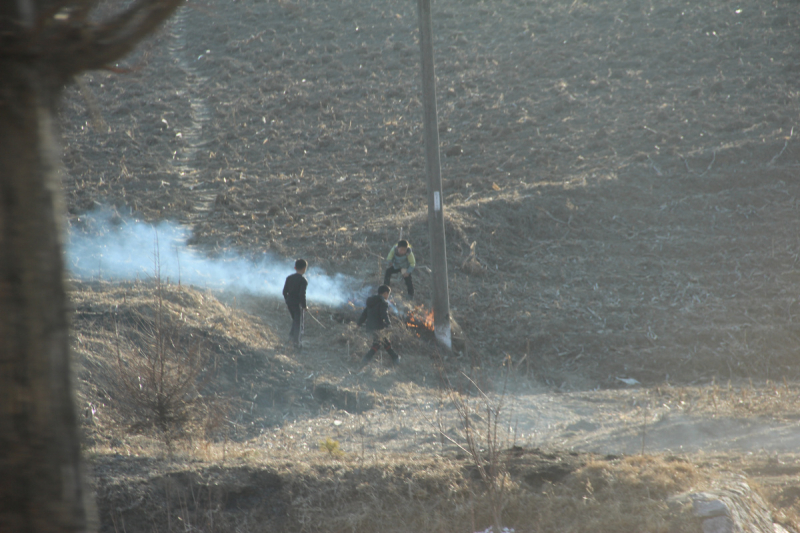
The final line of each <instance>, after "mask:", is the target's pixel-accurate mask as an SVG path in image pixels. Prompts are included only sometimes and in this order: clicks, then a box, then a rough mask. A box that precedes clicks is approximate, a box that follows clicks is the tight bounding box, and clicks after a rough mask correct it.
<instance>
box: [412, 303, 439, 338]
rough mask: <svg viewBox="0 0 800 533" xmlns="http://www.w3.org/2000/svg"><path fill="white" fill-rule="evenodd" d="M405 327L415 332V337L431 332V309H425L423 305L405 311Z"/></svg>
mask: <svg viewBox="0 0 800 533" xmlns="http://www.w3.org/2000/svg"><path fill="white" fill-rule="evenodd" d="M406 327H408V328H409V329H410V330H412V331H414V333H416V335H417V337H422V336H423V335H429V334H431V333H433V309H430V310H426V309H425V306H424V305H418V306H417V307H415V308H413V309H411V310H409V311H408V312H406Z"/></svg>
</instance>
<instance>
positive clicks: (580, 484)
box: [95, 447, 710, 533]
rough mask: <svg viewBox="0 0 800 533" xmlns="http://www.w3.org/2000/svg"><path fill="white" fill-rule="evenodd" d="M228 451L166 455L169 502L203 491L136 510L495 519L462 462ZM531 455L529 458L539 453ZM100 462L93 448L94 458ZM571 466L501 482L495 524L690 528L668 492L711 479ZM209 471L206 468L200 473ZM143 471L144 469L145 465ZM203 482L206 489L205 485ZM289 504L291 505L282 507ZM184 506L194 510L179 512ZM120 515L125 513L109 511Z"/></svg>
mask: <svg viewBox="0 0 800 533" xmlns="http://www.w3.org/2000/svg"><path fill="white" fill-rule="evenodd" d="M236 450H238V452H235V451H234V449H233V448H230V449H229V450H228V455H227V458H228V462H227V463H226V465H227V466H226V467H224V468H221V467H220V466H216V467H214V466H213V465H212V463H203V464H198V463H197V460H196V458H195V459H194V461H192V462H189V458H188V457H187V462H183V463H181V462H174V461H173V462H172V463H170V465H169V466H168V467H167V468H165V466H167V465H162V467H161V468H158V469H157V470H161V471H166V472H172V473H171V474H167V476H168V477H169V478H170V479H172V485H173V488H172V490H173V491H174V494H173V498H174V499H175V500H186V499H187V498H188V497H189V496H188V495H192V494H194V495H195V497H196V495H199V494H203V495H206V496H204V497H203V498H201V499H198V500H197V501H196V502H195V503H194V504H193V505H192V506H190V507H191V508H190V509H189V508H187V509H185V510H183V511H181V510H180V509H175V508H173V509H172V510H170V509H167V508H165V507H164V506H163V505H157V502H155V501H154V502H153V504H151V505H148V506H145V507H144V508H143V507H142V506H139V508H138V510H139V511H146V512H148V513H152V514H151V516H152V519H153V520H154V521H155V522H156V523H159V524H162V525H165V524H170V523H171V524H174V526H175V527H173V528H172V529H169V528H163V529H161V530H162V531H173V530H174V531H177V530H178V524H182V523H184V522H186V521H187V520H188V519H192V520H194V521H195V524H196V527H200V528H201V530H203V531H226V530H227V531H229V530H230V529H226V528H230V527H231V526H233V525H234V523H235V524H238V529H237V530H238V531H242V532H244V533H249V532H251V531H261V530H263V528H264V527H268V528H269V529H270V530H271V531H293V532H294V531H315V532H322V533H327V532H336V531H360V532H382V533H400V532H410V531H425V532H431V533H437V532H441V533H454V532H465V533H466V532H473V531H481V530H483V529H485V528H486V527H487V526H488V525H491V524H492V522H493V512H494V511H493V503H491V501H490V498H489V497H488V496H487V494H486V493H484V492H482V491H481V490H480V487H479V486H480V485H481V484H480V483H478V484H476V480H474V479H471V477H470V476H469V475H468V474H467V473H468V472H469V470H470V469H469V468H465V467H466V466H468V463H465V462H464V461H462V460H459V459H455V458H446V457H413V456H408V455H387V456H386V457H383V458H381V459H379V460H372V459H369V460H361V459H359V458H358V457H355V456H349V455H348V456H345V457H340V458H333V457H331V456H330V455H329V454H328V453H327V452H326V451H317V452H315V453H310V454H305V455H298V454H288V455H281V454H279V455H277V456H271V457H265V456H264V455H263V454H259V453H257V452H256V451H255V449H251V451H252V453H249V452H248V451H247V448H246V447H239V448H236ZM532 457H535V459H536V460H537V461H538V460H540V459H541V458H542V457H543V456H542V455H535V456H532ZM553 457H555V456H553ZM563 459H564V457H559V458H558V460H563ZM108 460H109V458H103V457H102V456H95V461H97V463H98V464H100V465H104V464H105V462H106V461H108ZM524 462H525V459H524V458H518V460H517V466H518V467H519V466H520V465H521V464H522V463H524ZM529 466H530V465H529ZM539 466H540V467H541V466H542V465H541V464H540V465H539ZM572 468H573V472H572V473H571V474H568V475H567V476H566V477H565V478H564V479H563V480H562V481H561V482H559V483H550V482H546V481H544V482H543V484H537V486H532V485H531V484H530V481H532V480H534V479H535V478H534V476H533V475H532V472H533V471H534V470H531V469H528V470H518V472H523V471H524V472H526V473H527V475H526V476H524V477H517V478H513V477H510V478H509V480H508V481H509V482H508V485H507V492H506V496H505V503H506V505H505V525H507V526H508V527H513V528H514V529H515V530H516V531H518V532H534V531H536V532H584V531H593V532H598V533H612V532H614V533H616V532H619V531H647V532H653V533H657V532H666V531H689V530H690V529H689V527H688V524H689V522H687V521H686V520H687V519H686V517H674V516H671V514H670V510H669V508H668V506H667V503H666V498H667V497H669V496H670V495H673V494H676V493H680V492H683V491H687V490H690V489H691V490H698V489H701V488H703V487H705V486H710V479H709V473H708V472H705V471H702V470H700V469H698V468H695V467H694V466H692V465H691V464H690V463H688V462H685V461H682V460H679V459H676V458H670V457H634V458H620V459H611V460H608V459H602V458H598V457H591V456H586V457H575V458H573V463H572ZM212 471H213V472H215V474H213V475H212V476H211V477H209V473H210V472H212ZM245 474H246V475H245ZM141 475H142V477H143V478H144V477H145V474H144V473H142V474H141ZM267 477H269V478H274V485H275V486H274V487H272V488H271V489H269V490H267V489H266V488H264V489H262V490H267V492H265V494H269V497H268V498H267V499H258V500H253V501H251V502H250V504H249V505H250V507H246V508H245V507H243V508H240V509H238V512H237V513H232V512H226V510H228V511H229V509H226V508H225V504H224V502H225V500H226V498H227V499H234V500H235V501H241V500H239V499H237V498H239V497H241V495H242V492H243V491H245V492H246V491H247V490H248V489H247V488H246V487H248V483H249V484H250V486H252V485H256V486H258V485H259V483H260V484H262V485H263V484H264V483H265V481H263V479H265V478H267ZM163 479H164V477H162V476H158V475H156V476H152V474H150V475H149V480H147V481H146V482H145V483H144V485H138V486H139V487H140V488H139V489H138V490H140V491H141V490H144V491H145V492H146V493H151V494H152V495H153V496H156V495H157V494H158V493H159V492H160V491H162V490H163V483H164V482H163ZM257 479H262V481H261V482H257V481H256V480H257ZM136 481H137V475H136V474H135V473H133V472H130V477H129V478H128V479H127V483H125V484H122V483H121V484H119V485H117V486H111V483H107V482H106V483H101V484H102V485H103V486H102V487H101V488H100V491H99V492H100V493H101V494H103V495H105V497H106V498H109V499H112V498H113V499H115V500H116V501H117V502H118V503H119V501H124V500H125V499H126V498H131V497H134V496H135V493H134V492H133V491H132V488H129V487H132V486H135V485H136ZM140 481H141V480H140ZM211 481H213V487H212V486H210V485H209V483H210V482H211ZM250 490H252V488H251V489H250ZM126 491H130V493H128V494H126V493H125V492H126ZM178 494H182V496H180V497H179V496H177V495H178ZM289 502H291V505H289V506H288V507H285V508H284V507H283V506H284V505H286V504H288V503H289ZM100 505H101V508H104V509H105V507H106V506H107V505H108V503H107V501H105V500H101V502H100ZM270 506H272V507H274V508H283V509H284V511H285V513H284V514H281V515H280V516H271V517H269V518H268V519H267V520H266V521H265V522H262V523H261V524H258V523H257V521H256V518H258V517H259V516H260V517H261V519H262V520H263V519H264V513H265V507H270ZM109 511H110V512H113V510H109ZM188 511H191V512H192V516H193V517H189V516H188V515H186V512H188ZM104 512H108V511H105V510H104ZM168 513H172V516H167V514H168ZM202 516H206V517H211V516H213V517H214V518H215V521H216V522H215V524H214V527H210V526H211V524H208V523H207V524H205V526H206V527H204V528H203V527H202V526H203V524H197V521H198V517H202ZM125 517H126V514H125V513H119V515H118V516H117V518H118V519H124V518H125ZM130 519H131V518H130V517H129V518H128V520H130ZM181 527H182V526H181Z"/></svg>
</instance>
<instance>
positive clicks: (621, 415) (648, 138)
mask: <svg viewBox="0 0 800 533" xmlns="http://www.w3.org/2000/svg"><path fill="white" fill-rule="evenodd" d="M111 8H112V6H111V5H110V4H108V5H107V4H101V6H100V9H101V10H106V9H109V10H110V9H111ZM796 8H797V4H796V2H790V1H788V0H787V1H775V2H755V1H753V0H746V1H744V2H741V3H738V4H737V3H731V2H723V1H720V0H712V1H708V2H701V3H686V2H678V1H674V0H669V1H664V2H649V1H639V0H601V1H597V2H579V1H575V2H562V1H557V0H541V1H540V0H537V1H533V0H497V1H471V0H461V1H456V0H437V1H436V2H435V3H434V7H433V12H434V15H433V19H434V31H435V34H436V38H435V42H434V46H435V60H436V73H437V98H438V112H439V135H440V142H441V153H442V176H443V180H444V209H445V213H446V231H447V257H448V276H449V284H450V303H451V307H452V313H453V316H454V317H455V319H456V320H457V322H458V324H459V325H460V327H461V329H462V330H463V335H462V337H463V343H462V344H459V347H458V349H457V350H456V351H455V352H453V353H450V354H444V353H442V352H441V351H440V350H439V349H438V348H437V347H435V346H433V345H431V344H429V343H428V342H426V341H425V340H424V339H420V338H418V337H417V336H415V335H414V333H413V332H411V331H406V330H405V329H404V328H402V327H396V328H395V333H394V334H395V336H396V338H395V344H396V345H397V346H398V347H399V351H400V352H401V354H402V355H403V361H402V365H401V366H400V367H399V368H397V369H391V368H389V367H388V366H385V365H383V364H382V362H376V363H372V364H371V365H370V366H368V367H366V368H361V367H360V365H359V359H360V357H361V355H362V354H363V352H364V351H365V349H366V346H367V345H366V339H365V338H364V337H363V334H362V333H360V332H359V331H358V328H357V327H356V326H355V324H353V322H352V320H353V313H354V311H353V310H352V309H348V308H340V307H330V306H326V305H321V304H318V303H315V302H313V301H312V302H310V304H311V307H312V310H311V312H312V313H313V316H314V318H316V319H317V320H318V321H319V322H315V321H311V320H307V321H306V345H305V346H304V348H303V349H302V350H301V351H296V350H294V349H292V348H290V347H289V346H288V345H287V343H286V333H287V332H288V327H289V320H288V313H287V312H286V309H285V305H284V304H283V302H282V301H280V300H278V299H274V298H268V297H263V296H257V295H254V294H253V293H251V292H249V291H247V290H240V291H238V292H232V291H212V290H210V289H208V288H204V287H188V286H185V285H181V284H177V283H175V280H171V283H165V284H164V285H163V286H162V285H161V284H159V283H156V282H154V281H153V280H152V279H144V278H146V277H143V279H141V280H136V279H126V280H115V279H102V276H99V275H98V276H97V277H96V278H95V279H85V278H84V279H74V280H73V282H72V286H73V291H72V297H73V301H74V303H75V314H74V319H73V329H74V348H75V354H76V367H77V372H76V373H77V374H78V379H79V384H80V387H79V394H78V396H79V401H80V406H81V410H82V412H83V413H84V415H85V416H84V418H85V428H86V433H87V445H86V449H87V456H88V457H89V458H90V461H89V463H90V466H92V468H93V472H95V475H93V476H92V478H93V480H94V483H95V487H96V490H97V494H98V506H99V509H100V513H99V516H100V521H101V522H100V527H101V530H103V531H123V530H125V531H172V530H177V529H182V530H186V528H187V527H188V523H189V522H188V521H189V520H190V519H191V523H192V527H194V528H195V529H197V530H205V531H235V530H239V531H262V530H273V531H274V530H286V531H384V532H387V533H389V532H393V531H420V532H421V531H481V530H483V529H485V528H486V527H488V526H489V525H492V524H493V523H494V524H495V525H496V524H497V520H496V519H495V518H493V512H494V511H496V510H497V509H498V505H499V503H498V501H499V500H497V499H496V498H495V499H494V500H493V499H492V498H491V496H492V494H490V493H491V491H488V493H487V492H486V490H487V487H486V486H485V483H484V485H482V484H481V483H483V482H484V481H485V480H483V478H482V477H481V476H480V475H479V474H480V472H478V473H476V466H475V460H474V458H471V457H470V456H469V454H468V453H465V451H464V450H463V449H461V448H459V445H462V446H463V444H464V442H465V438H466V433H465V420H466V419H468V420H472V421H473V423H474V424H475V427H476V428H477V429H476V431H478V435H479V436H480V435H483V436H482V437H480V439H483V446H482V448H483V450H484V451H485V452H489V451H491V450H492V449H495V448H497V449H502V450H504V453H505V454H506V455H503V461H501V462H502V463H503V464H505V465H506V473H507V475H508V476H509V477H508V480H509V485H508V487H512V488H511V489H508V490H509V492H505V493H503V495H504V497H506V496H508V498H509V499H508V501H506V500H503V502H504V503H503V504H502V505H500V507H501V508H502V509H504V511H503V513H504V514H503V523H504V524H505V525H508V526H510V527H514V528H515V529H516V531H518V532H521V531H586V530H592V531H634V530H636V531H690V530H692V529H691V527H694V526H692V525H691V524H690V523H689V522H686V523H684V522H681V521H680V520H682V518H681V519H677V518H675V516H674V513H673V514H670V509H669V508H668V506H667V504H666V503H665V501H666V499H667V498H668V497H669V496H670V495H672V494H675V493H679V492H682V491H687V490H699V489H702V488H703V487H708V486H713V484H714V483H716V482H719V481H720V480H727V479H732V478H736V479H740V478H737V477H736V476H745V477H746V479H748V480H749V482H750V483H752V484H753V485H754V486H758V487H760V489H759V490H760V492H761V494H762V495H763V496H764V498H765V499H766V500H767V502H768V504H769V505H770V507H771V510H772V513H773V519H774V520H775V521H778V522H780V523H782V524H783V525H784V526H785V527H787V528H790V529H798V527H800V521H799V519H798V517H800V503H798V498H800V481H799V480H798V477H797V472H798V471H800V463H798V462H797V459H796V457H795V455H794V453H795V450H796V449H797V443H798V439H799V438H800V432H798V430H797V420H798V418H799V417H800V414H798V401H800V393H799V392H798V391H800V385H799V384H798V378H800V366H798V361H797V357H798V355H797V345H798V335H799V334H800V323H798V321H797V320H795V318H794V316H795V315H794V313H795V312H800V307H799V303H800V302H798V296H797V295H798V292H800V269H799V268H798V266H797V262H798V257H800V237H798V235H800V221H798V198H800V185H799V184H798V180H797V179H796V178H797V172H798V170H800V144H798V142H797V139H796V137H795V136H794V129H795V126H796V125H797V122H798V118H800V117H799V115H798V100H799V99H800V93H798V89H797V83H798V81H800V59H798V57H797V55H798V31H797V30H798V26H800V21H798V17H797V13H796ZM417 28H418V20H417V13H416V5H415V3H414V2H397V1H394V0H392V1H386V2H367V1H364V0H349V1H348V0H342V1H337V2H316V1H312V0H298V1H296V2H289V1H272V0H261V1H258V0H240V1H230V0H218V1H217V0H214V1H211V2H205V3H190V4H187V5H186V6H184V7H183V8H181V10H180V11H179V12H178V14H177V15H176V16H175V17H174V19H173V20H171V21H170V22H169V24H168V25H167V26H166V27H165V29H164V30H163V31H162V32H160V33H159V34H158V35H156V36H155V37H154V38H152V39H151V40H150V41H148V42H147V43H145V44H144V45H143V46H142V47H140V49H139V51H138V52H137V53H136V54H134V55H132V56H131V57H129V58H128V59H127V60H126V61H125V62H124V63H121V64H119V65H115V66H114V68H113V69H110V70H109V71H103V72H96V73H92V74H89V75H86V76H84V77H83V78H82V79H80V80H78V83H76V84H75V85H74V86H73V87H72V88H70V89H69V90H68V91H67V98H66V100H65V102H64V106H63V112H62V123H61V127H62V130H63V134H64V154H63V155H64V161H65V165H66V172H65V175H64V187H65V191H66V198H67V210H68V222H69V226H70V228H69V229H70V232H71V234H73V235H74V234H77V233H81V232H92V231H100V230H98V228H97V227H95V226H93V224H92V223H91V220H92V216H93V213H96V212H97V211H99V210H100V209H101V208H111V209H113V210H115V211H116V213H118V214H119V217H118V220H119V221H122V222H118V223H121V224H126V223H127V222H125V221H128V220H140V221H145V222H147V223H153V224H155V223H158V222H160V221H165V220H167V221H171V222H174V223H177V224H181V225H183V226H185V227H187V228H189V229H190V230H191V232H192V237H191V239H190V242H189V244H190V246H191V247H192V248H193V249H194V250H195V251H197V252H198V253H202V254H204V255H206V256H208V257H209V258H224V257H227V256H228V254H231V253H233V254H236V255H237V256H240V257H243V258H247V259H251V260H253V261H257V260H259V258H261V257H264V256H265V254H269V255H271V256H275V257H281V258H285V259H287V260H288V259H293V258H296V257H305V258H306V259H308V260H309V262H310V263H311V265H312V266H314V267H315V268H317V269H320V271H322V272H325V273H326V274H328V275H331V276H333V275H335V274H345V275H347V276H349V277H351V278H352V279H355V280H358V281H359V282H360V283H361V284H362V285H363V286H365V287H374V286H376V285H377V284H378V283H379V282H380V281H381V278H382V271H381V266H380V265H381V262H380V260H381V258H382V257H384V256H385V254H386V253H387V252H388V250H389V248H390V246H391V244H392V243H393V242H395V241H396V240H397V239H398V237H399V236H400V235H402V236H403V237H405V238H408V239H409V240H410V241H411V243H412V244H413V249H414V252H415V254H416V256H417V261H418V263H420V264H426V262H427V261H428V258H429V257H430V248H429V245H428V228H427V204H426V185H425V176H424V168H425V162H424V152H423V133H422V130H421V124H422V105H421V102H420V80H419V78H420V67H419V45H418V32H417ZM102 231H105V229H103V230H102ZM68 246H69V244H68ZM139 252H141V251H139ZM147 253H150V252H147ZM289 273H290V272H286V274H287V275H288V274H289ZM310 282H311V283H312V284H313V283H314V278H313V277H312V278H310ZM415 284H416V285H417V293H418V298H417V303H423V304H426V303H427V304H429V301H428V299H429V295H430V294H431V290H430V277H429V276H428V275H427V274H426V273H425V271H424V270H422V269H418V270H417V273H416V274H415ZM399 285H401V284H397V283H396V284H395V290H396V294H395V295H394V298H395V300H396V302H397V303H398V305H400V304H402V302H403V301H404V300H405V297H404V291H403V290H402V289H401V287H400V286H399ZM159 302H160V303H159ZM154 309H162V310H163V311H164V314H165V315H164V316H166V317H169V321H171V322H170V323H174V324H177V325H178V326H176V327H177V328H178V329H177V330H176V332H175V333H174V337H173V338H175V339H182V340H183V341H184V343H185V345H186V346H197V347H199V348H200V349H201V350H202V351H203V353H204V354H205V357H207V360H206V362H207V363H208V364H207V366H204V367H203V369H204V370H203V372H202V374H203V375H202V376H196V377H198V379H200V378H202V379H201V382H202V383H201V386H198V393H197V394H198V398H201V399H202V400H203V401H202V402H199V403H200V404H202V405H203V406H204V408H203V409H204V410H203V409H201V410H200V411H198V412H202V413H203V416H201V417H196V418H195V419H193V422H192V425H190V426H191V429H190V430H187V432H186V434H183V435H181V436H180V438H178V439H177V440H176V441H174V442H171V443H170V444H169V446H167V445H166V444H163V443H160V441H159V439H158V438H157V436H154V435H153V434H148V433H147V432H146V431H144V430H143V429H142V428H138V429H137V428H136V427H132V424H131V420H130V419H128V418H126V417H127V415H126V414H125V413H124V410H123V409H120V408H119V406H120V401H121V398H123V395H122V394H121V393H120V392H119V387H120V382H119V374H120V371H119V368H120V367H119V365H118V361H119V360H120V357H121V356H120V354H121V353H122V354H123V355H124V354H127V353H134V352H136V351H137V350H142V349H144V348H146V347H148V346H152V345H153V344H152V338H153V330H148V331H149V333H147V332H144V333H143V332H142V330H143V328H142V325H143V324H145V323H147V324H152V319H153V317H154V316H157V314H154ZM144 329H146V328H144ZM156 336H157V335H156ZM453 391H457V392H453ZM461 393H463V394H461ZM210 398H216V399H218V401H216V402H214V401H210V400H209V399H210ZM193 401H194V400H193ZM203 402H205V403H203ZM460 402H464V403H463V404H462V403H460ZM223 404H224V406H225V408H224V409H223V408H222V407H221V406H222V405H223ZM463 405H466V407H467V409H468V413H467V416H466V417H465V416H463V411H460V410H459V407H463ZM493 420H496V421H497V423H498V424H497V426H496V427H497V429H498V431H497V432H496V433H495V435H496V438H495V440H494V441H492V440H491V439H490V438H488V437H486V433H489V434H491V428H492V427H493V426H492V424H493ZM132 429H133V430H135V431H133V432H132V431H131V430H132ZM448 437H449V439H448ZM326 439H327V440H330V441H331V442H335V443H336V447H335V448H331V447H329V448H324V447H323V450H322V451H321V450H320V443H321V442H325V441H326ZM480 439H479V440H480ZM162 440H163V439H162ZM331 446H333V445H331ZM515 450H516V452H515ZM339 451H341V452H342V455H340V454H339V453H338V452H339ZM515 454H516V455H515ZM731 476H733V477H731ZM611 479H613V480H614V481H613V482H611V481H609V480H611ZM602 480H605V481H602ZM587 483H588V484H587ZM173 484H174V486H175V487H181V488H180V490H178V489H175V490H173V489H172V488H170V487H173ZM213 487H221V488H219V490H217V489H214V488H213ZM623 488H625V490H623ZM512 489H513V490H512ZM187 491H188V492H187ZM203 491H205V492H203ZM487 494H488V495H487ZM615 494H616V495H618V496H614V495H615ZM511 495H513V498H512V497H511ZM543 495H544V496H543ZM495 496H497V494H495ZM171 498H173V499H171ZM542 498H543V499H542ZM623 500H624V501H625V502H626V503H625V504H624V505H622V504H620V503H619V502H620V501H623ZM265 502H267V503H265ZM269 502H271V503H269ZM626 505H631V506H634V507H626ZM635 505H641V506H642V507H635ZM581 506H582V507H581ZM531 509H537V511H536V512H535V513H534V512H532V511H531ZM612 509H613V510H614V512H613V513H612V512H610V510H612ZM215 513H216V514H215ZM548 513H550V514H548ZM495 514H496V513H495ZM632 516H638V517H640V518H641V519H640V521H638V522H636V521H626V520H632V519H631V517H632ZM409 517H414V518H413V519H412V518H409ZM554 517H555V518H554ZM587 517H595V518H597V522H589V521H587V520H588V518H587ZM642 517H644V518H642ZM646 517H653V518H652V520H651V521H648V520H647V518H646ZM556 518H558V520H557V519H556ZM215 520H216V521H215ZM676 520H677V521H676ZM123 522H124V523H125V524H126V525H125V526H123V525H122V524H123ZM587 524H591V527H589V526H587ZM687 524H688V525H687Z"/></svg>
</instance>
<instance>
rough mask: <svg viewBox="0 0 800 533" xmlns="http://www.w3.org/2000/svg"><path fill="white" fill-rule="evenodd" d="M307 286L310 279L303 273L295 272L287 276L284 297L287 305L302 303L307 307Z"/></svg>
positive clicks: (301, 304)
mask: <svg viewBox="0 0 800 533" xmlns="http://www.w3.org/2000/svg"><path fill="white" fill-rule="evenodd" d="M306 287H308V281H306V278H305V277H304V276H303V275H302V274H298V273H296V272H295V273H294V274H292V275H291V276H287V278H286V283H284V285H283V299H284V300H285V301H286V304H287V305H291V304H295V305H297V304H300V307H302V308H303V309H305V308H306V307H307V306H306Z"/></svg>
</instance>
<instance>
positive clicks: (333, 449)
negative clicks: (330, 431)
mask: <svg viewBox="0 0 800 533" xmlns="http://www.w3.org/2000/svg"><path fill="white" fill-rule="evenodd" d="M319 450H320V451H321V452H323V453H327V454H328V455H329V456H330V457H333V458H335V459H341V458H342V457H344V450H342V449H341V448H340V447H339V441H338V440H333V439H332V438H330V437H326V438H325V440H321V441H319Z"/></svg>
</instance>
